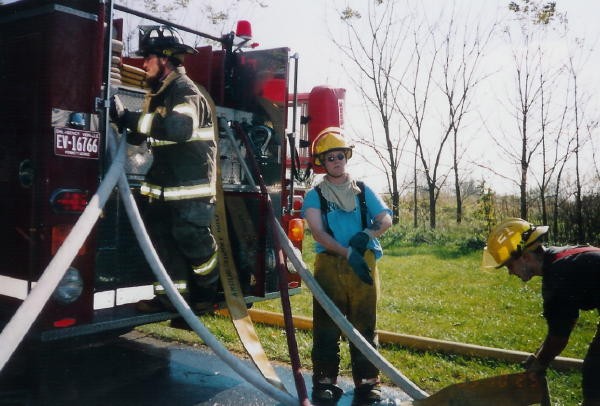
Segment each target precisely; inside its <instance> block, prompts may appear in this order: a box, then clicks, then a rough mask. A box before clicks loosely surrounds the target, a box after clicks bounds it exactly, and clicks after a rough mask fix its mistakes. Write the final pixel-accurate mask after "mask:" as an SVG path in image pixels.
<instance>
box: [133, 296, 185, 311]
mask: <svg viewBox="0 0 600 406" xmlns="http://www.w3.org/2000/svg"><path fill="white" fill-rule="evenodd" d="M135 309H136V310H137V311H138V312H140V313H159V312H176V311H177V310H175V307H174V306H173V304H172V303H171V301H170V300H169V299H168V298H167V297H162V296H155V297H154V298H152V299H150V300H140V301H139V302H137V303H136V304H135Z"/></svg>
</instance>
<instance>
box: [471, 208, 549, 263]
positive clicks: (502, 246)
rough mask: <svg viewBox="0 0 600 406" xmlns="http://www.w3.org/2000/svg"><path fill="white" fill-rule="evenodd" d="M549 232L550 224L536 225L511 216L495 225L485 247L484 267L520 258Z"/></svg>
mask: <svg viewBox="0 0 600 406" xmlns="http://www.w3.org/2000/svg"><path fill="white" fill-rule="evenodd" d="M547 232H548V226H535V225H533V224H531V223H529V222H528V221H525V220H523V219H520V218H509V219H506V220H504V221H503V222H502V223H501V224H499V225H497V226H496V227H494V229H493V230H492V232H491V233H490V235H489V237H488V240H487V246H486V247H485V248H484V249H483V262H482V266H483V267H484V268H501V267H503V266H504V265H505V264H506V262H507V261H508V260H509V259H511V258H518V257H519V256H521V254H523V253H524V252H526V251H528V250H530V249H531V248H533V247H535V246H536V245H535V243H536V242H538V240H539V239H540V238H541V237H542V236H544V235H545V234H546V233H547Z"/></svg>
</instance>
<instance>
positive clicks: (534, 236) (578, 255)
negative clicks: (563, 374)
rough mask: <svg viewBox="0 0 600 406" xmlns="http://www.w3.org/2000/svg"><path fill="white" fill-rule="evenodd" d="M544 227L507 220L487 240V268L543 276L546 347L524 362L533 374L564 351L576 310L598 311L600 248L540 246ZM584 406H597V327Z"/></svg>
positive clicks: (588, 362)
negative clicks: (505, 269) (546, 326)
mask: <svg viewBox="0 0 600 406" xmlns="http://www.w3.org/2000/svg"><path fill="white" fill-rule="evenodd" d="M547 232H548V226H535V225H533V224H531V223H529V222H527V221H525V220H522V219H518V218H511V219H507V220H506V221H504V222H503V223H502V224H500V225H498V226H497V227H496V228H495V229H494V230H492V232H491V233H490V236H489V237H488V241H487V246H486V247H485V249H484V254H483V266H484V267H485V268H501V267H503V266H505V267H506V268H507V269H508V272H509V274H511V275H515V276H517V277H519V278H520V279H521V280H522V281H523V282H527V281H529V280H530V279H531V278H533V277H534V276H541V277H542V298H543V304H544V305H543V307H544V313H543V315H544V318H545V319H546V324H547V325H548V332H547V334H546V338H545V339H544V342H543V343H542V345H541V346H540V347H539V349H538V350H537V351H536V353H535V354H532V355H531V356H530V357H529V358H528V359H527V361H526V362H525V368H526V369H527V371H530V372H532V373H542V374H543V373H545V371H546V369H547V368H548V365H550V362H551V361H552V360H553V359H554V358H555V357H557V356H558V355H559V354H560V353H561V352H562V351H563V350H564V349H565V347H566V346H567V343H568V342H569V336H570V335H571V332H572V331H573V328H574V327H575V323H576V322H577V319H578V318H579V311H580V310H596V312H600V248H596V247H592V246H589V245H584V246H573V247H571V246H567V247H544V246H543V245H542V237H544V236H545V235H546V233H547ZM582 386H583V403H582V405H583V406H600V323H599V324H598V328H597V330H596V335H595V337H594V338H593V339H592V342H591V343H590V346H589V348H588V351H587V354H586V356H585V359H584V361H583V382H582Z"/></svg>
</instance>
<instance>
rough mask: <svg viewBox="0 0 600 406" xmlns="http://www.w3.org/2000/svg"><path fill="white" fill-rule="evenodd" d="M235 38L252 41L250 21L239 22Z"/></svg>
mask: <svg viewBox="0 0 600 406" xmlns="http://www.w3.org/2000/svg"><path fill="white" fill-rule="evenodd" d="M235 36H236V37H239V38H242V39H245V40H246V41H249V40H250V39H252V25H250V21H246V20H240V21H238V22H237V27H236V29H235Z"/></svg>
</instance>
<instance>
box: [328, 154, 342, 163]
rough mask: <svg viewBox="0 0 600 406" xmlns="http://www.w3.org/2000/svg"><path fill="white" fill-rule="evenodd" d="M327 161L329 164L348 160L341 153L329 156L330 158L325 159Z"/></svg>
mask: <svg viewBox="0 0 600 406" xmlns="http://www.w3.org/2000/svg"><path fill="white" fill-rule="evenodd" d="M325 159H326V160H327V161H329V162H335V161H341V160H343V159H346V155H344V154H342V153H339V154H336V155H329V156H327V157H325Z"/></svg>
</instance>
